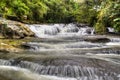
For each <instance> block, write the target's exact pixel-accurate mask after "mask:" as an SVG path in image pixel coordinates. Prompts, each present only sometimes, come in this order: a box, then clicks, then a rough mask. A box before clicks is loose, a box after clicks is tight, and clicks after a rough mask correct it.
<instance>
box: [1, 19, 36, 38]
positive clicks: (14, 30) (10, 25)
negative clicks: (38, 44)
mask: <svg viewBox="0 0 120 80" xmlns="http://www.w3.org/2000/svg"><path fill="white" fill-rule="evenodd" d="M0 34H2V36H3V37H5V38H25V37H31V36H34V33H33V32H32V31H31V30H30V29H29V28H28V27H26V25H25V24H23V23H20V22H17V21H11V20H5V19H0Z"/></svg>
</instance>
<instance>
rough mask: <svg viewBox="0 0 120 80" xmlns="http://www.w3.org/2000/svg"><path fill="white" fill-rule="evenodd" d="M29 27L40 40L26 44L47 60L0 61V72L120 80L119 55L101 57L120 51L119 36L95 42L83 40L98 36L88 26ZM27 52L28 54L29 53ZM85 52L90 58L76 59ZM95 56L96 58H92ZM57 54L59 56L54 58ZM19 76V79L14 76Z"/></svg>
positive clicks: (60, 79) (61, 79)
mask: <svg viewBox="0 0 120 80" xmlns="http://www.w3.org/2000/svg"><path fill="white" fill-rule="evenodd" d="M28 26H29V28H30V29H31V30H32V31H33V32H34V33H35V35H36V37H39V38H40V39H39V40H38V41H34V42H28V43H26V44H25V45H27V46H29V47H30V52H31V53H32V54H34V56H38V57H39V56H41V55H45V56H46V57H48V59H47V58H46V59H45V61H44V59H41V60H39V59H35V60H38V63H34V62H28V61H19V60H18V61H17V60H0V65H1V66H0V71H1V72H0V75H2V76H6V75H8V78H10V79H12V80H21V79H22V80H119V74H120V72H119V71H118V70H119V67H120V65H119V63H120V61H119V58H117V59H116V58H115V57H112V56H111V57H110V58H108V59H106V60H104V59H102V60H101V58H103V56H104V55H106V54H107V55H108V54H110V55H111V54H114V55H115V56H117V55H118V54H120V38H119V37H117V38H114V37H108V38H109V39H110V41H109V42H96V43H93V42H88V41H85V40H84V37H87V36H92V35H94V36H96V35H95V34H94V29H93V28H91V27H88V26H85V27H77V26H76V25H75V24H51V25H28ZM108 29H109V32H113V30H112V29H111V28H108ZM42 39H43V40H42ZM33 51H34V52H33ZM36 53H38V54H36ZM26 54H27V55H29V52H28V53H26ZM103 54H104V55H103ZM83 55H84V56H87V57H88V58H84V59H83V58H81V57H80V58H77V57H78V56H83ZM92 55H95V56H96V57H94V58H90V56H92ZM110 55H109V56H110ZM50 56H53V57H50ZM56 56H57V58H54V57H56ZM70 56H72V57H70ZM98 56H99V58H98ZM63 57H65V58H63ZM74 57H75V59H74ZM89 58H90V59H89ZM105 58H107V57H105ZM109 59H110V61H109ZM42 60H43V62H42ZM112 60H113V61H112ZM3 65H5V66H3ZM13 66H16V67H13ZM111 66H112V67H111ZM18 67H19V68H18ZM23 68H24V69H23ZM26 69H28V70H26ZM29 70H30V71H29ZM11 73H14V74H11ZM16 75H17V76H18V77H17V78H16V77H14V76H16ZM43 75H44V76H43ZM20 78H21V79H20Z"/></svg>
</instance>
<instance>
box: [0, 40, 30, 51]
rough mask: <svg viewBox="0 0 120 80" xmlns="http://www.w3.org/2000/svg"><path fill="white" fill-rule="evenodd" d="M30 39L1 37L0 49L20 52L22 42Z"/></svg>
mask: <svg viewBox="0 0 120 80" xmlns="http://www.w3.org/2000/svg"><path fill="white" fill-rule="evenodd" d="M28 41H30V40H28V39H0V51H1V52H3V51H9V52H18V51H22V50H23V48H22V47H21V44H22V43H24V42H28Z"/></svg>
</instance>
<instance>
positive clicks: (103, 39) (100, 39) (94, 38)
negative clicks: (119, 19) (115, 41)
mask: <svg viewBox="0 0 120 80" xmlns="http://www.w3.org/2000/svg"><path fill="white" fill-rule="evenodd" d="M84 40H85V41H90V42H109V41H110V39H109V38H106V37H104V36H87V37H85V38H84Z"/></svg>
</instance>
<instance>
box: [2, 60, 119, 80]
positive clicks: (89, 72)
mask: <svg viewBox="0 0 120 80" xmlns="http://www.w3.org/2000/svg"><path fill="white" fill-rule="evenodd" d="M2 61H3V62H4V60H2ZM8 62H11V64H12V66H17V67H20V68H26V69H29V70H31V71H33V72H36V73H39V74H42V75H52V76H59V77H74V78H77V79H79V80H84V79H86V80H94V79H96V80H101V79H104V80H110V79H115V78H116V79H117V77H116V76H118V75H117V73H114V72H105V71H104V69H99V68H94V67H87V66H86V67H85V66H84V67H83V66H79V65H61V66H54V65H41V64H37V63H33V62H28V61H20V62H19V63H18V62H17V63H16V61H8ZM0 63H1V62H0ZM13 63H16V64H13ZM3 65H4V64H3ZM5 65H6V64H5ZM8 65H9V64H8Z"/></svg>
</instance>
